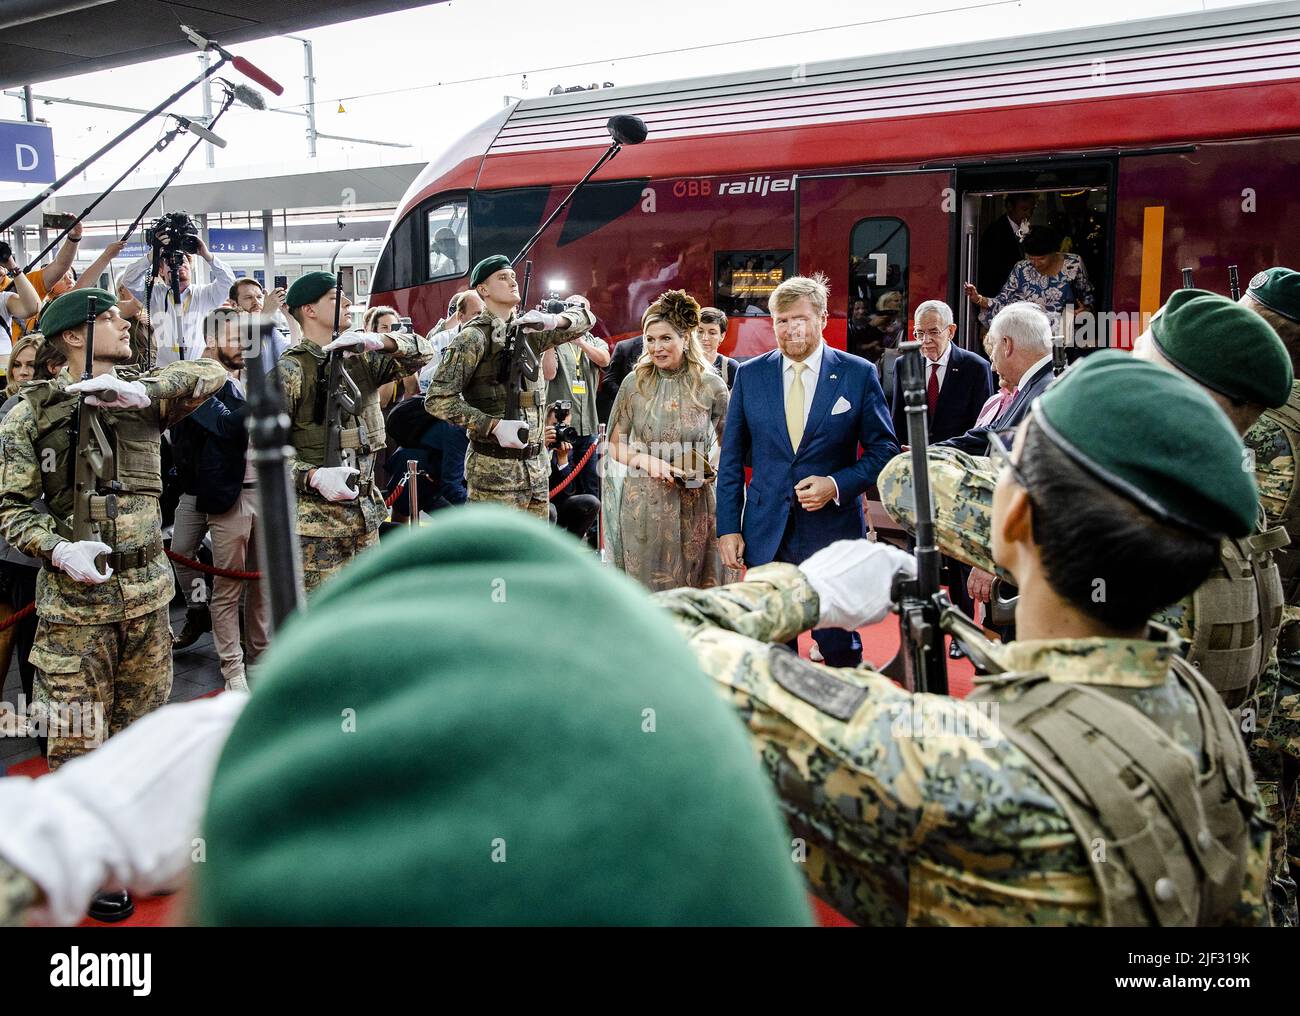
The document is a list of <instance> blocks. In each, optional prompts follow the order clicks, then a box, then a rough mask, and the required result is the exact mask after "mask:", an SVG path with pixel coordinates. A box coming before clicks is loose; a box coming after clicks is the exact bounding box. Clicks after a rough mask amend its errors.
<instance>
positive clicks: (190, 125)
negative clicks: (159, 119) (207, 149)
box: [167, 113, 226, 148]
mask: <svg viewBox="0 0 1300 1016" xmlns="http://www.w3.org/2000/svg"><path fill="white" fill-rule="evenodd" d="M167 115H168V116H170V117H172V118H173V119H174V120H175V121H176V122H177V123H178V124H180V125H181V126H182V127H184V128H185V129H186V130H187V131H189V132H190V133H191V134H193V135H194V136H195V137H196V138H202V139H203V140H204V141H206V142H207V143H208V144H210V145H215V146H216V147H217V148H225V147H226V141H225V139H224V138H219V137H217V135H215V134H213V133H212V131H210V130H208V129H207V128H206V127H204V126H203V125H202V124H197V123H195V122H194V121H193V120H191V119H190V118H189V117H188V116H181V115H180V114H178V113H168V114H167Z"/></svg>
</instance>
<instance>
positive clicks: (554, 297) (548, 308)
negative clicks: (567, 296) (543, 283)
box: [538, 290, 568, 314]
mask: <svg viewBox="0 0 1300 1016" xmlns="http://www.w3.org/2000/svg"><path fill="white" fill-rule="evenodd" d="M567 306H568V304H566V303H565V302H564V301H563V300H561V299H560V294H559V293H557V292H555V291H554V290H552V291H551V292H549V293H547V294H546V299H545V300H543V301H542V302H541V304H540V306H539V307H538V309H539V310H542V311H545V312H546V313H547V314H562V313H563V312H564V309H565V308H566V307H567Z"/></svg>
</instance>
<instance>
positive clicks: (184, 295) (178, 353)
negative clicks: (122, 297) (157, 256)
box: [122, 237, 235, 367]
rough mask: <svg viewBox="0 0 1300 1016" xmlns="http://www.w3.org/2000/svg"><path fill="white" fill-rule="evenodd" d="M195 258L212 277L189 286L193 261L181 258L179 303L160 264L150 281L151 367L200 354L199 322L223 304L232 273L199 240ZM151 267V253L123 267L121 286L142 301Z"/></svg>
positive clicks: (165, 271)
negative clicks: (197, 252)
mask: <svg viewBox="0 0 1300 1016" xmlns="http://www.w3.org/2000/svg"><path fill="white" fill-rule="evenodd" d="M198 241H199V256H200V257H201V258H203V260H204V261H206V262H207V263H208V271H209V274H210V275H211V276H212V279H211V281H210V282H205V283H203V284H202V285H192V284H191V282H190V279H191V273H192V268H193V264H192V261H193V258H192V257H191V256H190V255H189V254H186V255H185V260H184V261H183V262H181V266H180V270H179V272H178V273H177V281H178V283H179V288H180V300H179V301H178V300H177V299H176V297H175V295H174V294H173V293H172V286H171V270H170V269H169V268H168V267H167V266H166V265H163V266H162V267H161V268H160V269H159V271H158V278H157V279H155V280H154V284H153V292H152V294H151V295H150V302H149V306H148V310H149V321H150V323H151V324H152V325H153V330H154V335H153V344H154V364H155V365H156V366H158V367H163V366H166V365H167V364H169V363H171V362H172V361H173V360H193V359H195V358H197V357H199V356H201V355H202V353H203V347H204V341H203V319H204V318H205V317H207V315H208V314H209V313H211V312H212V311H214V310H216V309H217V308H218V307H220V306H221V305H222V304H223V303H225V302H226V300H227V298H228V296H229V293H230V287H231V286H232V285H233V284H234V281H235V273H234V272H232V271H231V270H230V266H229V265H227V264H226V263H225V262H224V261H222V260H221V259H220V258H218V257H216V256H215V255H214V254H213V253H212V252H211V251H210V250H208V245H207V244H206V243H204V242H203V238H202V237H199V238H198ZM152 267H153V255H152V253H149V254H145V255H144V256H142V257H141V258H139V259H138V260H136V261H133V262H132V263H131V264H130V265H129V266H127V269H126V271H124V272H123V273H122V284H123V285H124V286H126V288H127V289H128V290H129V291H130V292H131V295H132V296H134V297H136V298H137V299H138V300H140V301H142V302H143V301H144V298H145V288H146V283H147V282H148V276H149V271H150V269H151V268H152Z"/></svg>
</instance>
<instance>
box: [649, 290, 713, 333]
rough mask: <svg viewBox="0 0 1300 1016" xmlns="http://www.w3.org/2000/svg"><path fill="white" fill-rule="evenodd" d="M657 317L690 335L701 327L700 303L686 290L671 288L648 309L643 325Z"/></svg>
mask: <svg viewBox="0 0 1300 1016" xmlns="http://www.w3.org/2000/svg"><path fill="white" fill-rule="evenodd" d="M656 318H657V319H659V320H662V321H666V322H668V324H669V325H671V326H672V327H673V329H674V331H676V332H678V333H679V334H681V335H690V334H691V333H692V332H694V331H695V329H697V328H699V327H700V305H699V304H698V303H697V302H696V300H695V297H693V296H691V295H690V294H689V293H687V292H686V291H685V290H681V289H670V290H668V292H666V293H664V294H663V295H662V296H661V297H659V299H658V300H656V301H655V302H654V303H652V304H651V305H650V306H649V307H648V308H647V309H646V312H645V315H644V316H643V317H642V318H641V327H642V328H643V329H644V328H645V326H646V325H647V324H649V323H650V322H651V321H652V320H654V319H656Z"/></svg>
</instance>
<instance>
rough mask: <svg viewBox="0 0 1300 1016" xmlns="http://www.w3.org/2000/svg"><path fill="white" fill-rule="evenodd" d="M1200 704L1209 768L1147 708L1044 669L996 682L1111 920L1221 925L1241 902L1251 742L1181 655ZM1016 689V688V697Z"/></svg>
mask: <svg viewBox="0 0 1300 1016" xmlns="http://www.w3.org/2000/svg"><path fill="white" fill-rule="evenodd" d="M1173 672H1174V674H1175V675H1176V677H1177V678H1178V680H1179V682H1180V683H1181V684H1182V686H1183V687H1184V688H1186V689H1187V691H1188V692H1190V693H1191V695H1192V697H1193V698H1194V699H1195V701H1196V706H1197V711H1198V713H1199V714H1200V718H1201V723H1202V726H1203V728H1204V735H1205V745H1204V755H1205V757H1206V758H1208V759H1209V764H1208V768H1207V770H1206V771H1204V772H1200V771H1199V770H1198V765H1197V763H1196V762H1195V761H1194V760H1193V759H1192V757H1191V756H1190V755H1189V754H1188V753H1187V752H1186V751H1185V750H1184V749H1182V748H1181V747H1179V746H1178V745H1177V744H1176V743H1175V742H1174V741H1173V739H1172V738H1170V737H1169V735H1167V734H1166V733H1164V732H1163V731H1162V730H1160V728H1158V727H1157V726H1156V725H1155V724H1153V723H1152V722H1151V721H1149V720H1148V719H1147V718H1146V717H1144V716H1143V715H1142V714H1141V713H1140V712H1139V711H1138V710H1137V709H1134V708H1133V707H1131V706H1128V705H1126V704H1125V703H1123V702H1120V701H1118V700H1117V699H1114V698H1112V697H1111V696H1109V695H1107V694H1106V693H1105V692H1104V691H1100V690H1099V689H1096V688H1092V687H1089V686H1088V685H1081V684H1070V683H1065V682H1053V681H1049V680H1047V678H1046V677H1045V676H1043V675H1040V674H1028V675H1006V676H1004V677H1001V678H997V679H995V682H991V683H995V686H996V688H997V691H996V693H995V694H994V695H993V696H989V694H988V692H987V691H986V690H985V688H982V687H980V688H977V689H976V692H975V693H974V694H973V695H972V696H971V698H970V699H969V700H968V701H974V700H977V699H979V698H980V697H993V698H994V699H995V700H996V701H997V703H998V714H997V719H998V725H999V727H1000V729H1001V731H1002V733H1003V734H1004V735H1006V737H1007V740H1009V741H1011V743H1012V744H1014V745H1015V746H1016V747H1017V748H1019V749H1020V750H1021V751H1022V752H1024V754H1025V755H1027V756H1028V757H1029V758H1030V759H1031V760H1032V761H1033V762H1034V764H1035V765H1036V766H1037V768H1038V770H1039V777H1040V779H1042V780H1043V782H1044V783H1045V784H1046V785H1047V786H1048V788H1049V789H1050V790H1051V791H1052V796H1053V797H1054V798H1055V799H1056V801H1057V802H1058V803H1059V804H1060V805H1061V807H1062V808H1063V810H1064V811H1065V814H1066V817H1067V818H1068V819H1069V822H1070V825H1071V827H1072V828H1073V829H1074V832H1075V835H1076V836H1077V837H1078V839H1079V843H1080V845H1081V847H1082V849H1083V852H1084V853H1085V855H1087V857H1088V860H1089V865H1090V867H1091V869H1092V873H1093V877H1094V878H1095V879H1096V882H1097V886H1098V888H1099V891H1100V895H1101V911H1102V916H1103V918H1104V920H1105V922H1106V924H1107V925H1110V926H1122V927H1133V926H1159V927H1184V926H1194V925H1218V924H1222V923H1224V920H1225V919H1226V917H1227V916H1228V914H1229V913H1230V911H1231V910H1232V908H1233V907H1234V906H1235V905H1236V904H1237V903H1238V902H1239V901H1240V899H1241V893H1242V889H1243V886H1244V884H1245V879H1246V869H1247V861H1246V858H1247V856H1248V853H1249V851H1250V827H1251V824H1252V822H1262V821H1263V818H1262V815H1261V813H1260V810H1259V808H1258V806H1257V805H1256V803H1255V800H1254V798H1253V796H1252V794H1251V787H1252V782H1253V777H1252V776H1251V770H1250V763H1249V761H1248V758H1247V755H1246V749H1245V746H1244V745H1243V743H1242V740H1241V737H1240V735H1239V734H1238V733H1237V730H1236V728H1235V727H1234V726H1233V722H1232V719H1231V716H1230V714H1229V713H1228V712H1227V711H1226V710H1225V709H1224V708H1223V707H1222V706H1221V705H1220V704H1219V700H1218V696H1217V695H1216V694H1215V691H1214V689H1213V688H1212V687H1211V686H1210V684H1209V683H1208V682H1207V681H1205V680H1204V679H1203V678H1201V677H1200V675H1198V674H1197V673H1196V671H1195V669H1193V668H1192V667H1191V666H1189V665H1188V664H1187V663H1186V662H1185V661H1183V660H1182V659H1181V658H1177V657H1175V658H1174V660H1173ZM1008 692H1010V694H1008Z"/></svg>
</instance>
